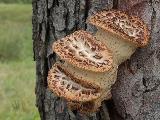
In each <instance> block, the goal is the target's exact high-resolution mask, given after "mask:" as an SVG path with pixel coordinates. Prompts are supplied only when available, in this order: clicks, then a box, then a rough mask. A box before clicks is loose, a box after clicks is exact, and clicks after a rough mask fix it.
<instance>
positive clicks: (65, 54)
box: [53, 30, 113, 72]
mask: <svg viewBox="0 0 160 120" xmlns="http://www.w3.org/2000/svg"><path fill="white" fill-rule="evenodd" d="M53 50H54V52H55V53H57V54H58V55H59V56H60V57H61V59H64V60H66V61H68V62H69V63H71V64H73V65H74V66H77V67H79V68H83V69H85V70H90V71H95V72H104V71H108V70H109V69H110V68H111V67H112V62H113V58H112V55H111V52H110V50H108V48H107V47H106V46H105V45H104V44H103V43H102V42H100V41H98V40H96V39H95V38H94V37H93V36H92V35H91V34H89V33H88V32H86V31H83V30H79V31H76V32H74V33H73V34H71V35H69V36H67V37H65V38H62V39H61V40H58V41H56V42H54V44H53Z"/></svg>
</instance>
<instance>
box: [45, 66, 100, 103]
mask: <svg viewBox="0 0 160 120" xmlns="http://www.w3.org/2000/svg"><path fill="white" fill-rule="evenodd" d="M48 87H49V89H51V90H52V91H53V92H54V93H56V94H57V95H58V96H59V97H64V98H65V99H67V100H72V101H79V102H84V101H91V100H94V99H97V98H98V97H99V96H100V93H99V91H100V88H99V86H97V85H95V84H92V83H91V82H85V81H84V80H81V79H78V78H77V77H74V76H72V75H71V74H70V73H68V72H67V71H65V70H64V69H62V68H61V66H60V65H59V64H55V65H54V66H53V68H52V69H51V70H50V71H49V74H48Z"/></svg>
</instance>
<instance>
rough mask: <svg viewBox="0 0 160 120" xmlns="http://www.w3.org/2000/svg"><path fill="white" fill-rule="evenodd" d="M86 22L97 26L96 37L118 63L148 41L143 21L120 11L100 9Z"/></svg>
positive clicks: (147, 33)
mask: <svg viewBox="0 0 160 120" xmlns="http://www.w3.org/2000/svg"><path fill="white" fill-rule="evenodd" d="M88 22H89V23H90V24H92V25H95V26H96V27H97V28H98V31H97V33H96V35H95V36H96V38H97V39H98V40H101V41H102V42H104V43H105V44H106V45H107V47H108V48H109V49H110V50H111V51H112V52H113V59H114V61H115V63H117V64H118V65H119V64H121V63H122V62H124V61H125V60H127V59H129V58H130V56H131V55H132V54H133V53H134V52H135V50H136V48H137V47H144V46H146V45H147V44H148V42H149V32H148V29H147V26H146V25H145V24H144V22H143V21H141V20H140V19H139V18H137V17H135V16H129V15H127V14H125V13H124V12H121V11H116V10H111V11H101V12H99V13H97V14H95V15H94V16H91V17H90V18H89V19H88Z"/></svg>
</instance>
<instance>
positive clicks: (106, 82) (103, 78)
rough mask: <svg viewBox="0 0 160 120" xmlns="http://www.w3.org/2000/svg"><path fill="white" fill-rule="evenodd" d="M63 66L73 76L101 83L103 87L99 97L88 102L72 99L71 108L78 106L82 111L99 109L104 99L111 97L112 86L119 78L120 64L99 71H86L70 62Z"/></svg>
mask: <svg viewBox="0 0 160 120" xmlns="http://www.w3.org/2000/svg"><path fill="white" fill-rule="evenodd" d="M62 68H63V69H66V70H67V71H68V72H69V73H70V74H72V75H73V76H76V77H78V78H81V79H84V80H86V82H92V83H94V84H96V85H99V86H100V89H101V94H100V96H99V97H98V98H97V99H95V100H92V101H90V102H87V103H86V102H85V103H77V102H73V101H72V102H70V104H69V106H70V108H77V109H79V111H81V112H89V111H90V112H94V111H98V108H99V107H100V106H101V102H102V101H104V100H109V99H111V93H110V91H111V86H112V85H113V84H114V83H115V81H116V78H117V68H118V66H117V65H116V64H114V65H113V68H111V69H110V70H108V71H106V72H97V73H95V72H93V71H84V70H83V69H80V68H78V67H75V66H73V65H71V64H68V63H67V62H64V63H63V65H62ZM88 105H90V107H88V109H86V108H87V106H88Z"/></svg>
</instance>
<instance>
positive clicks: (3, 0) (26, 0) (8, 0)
mask: <svg viewBox="0 0 160 120" xmlns="http://www.w3.org/2000/svg"><path fill="white" fill-rule="evenodd" d="M0 3H25V4H26V3H27V4H28V3H32V0H1V1H0Z"/></svg>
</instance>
